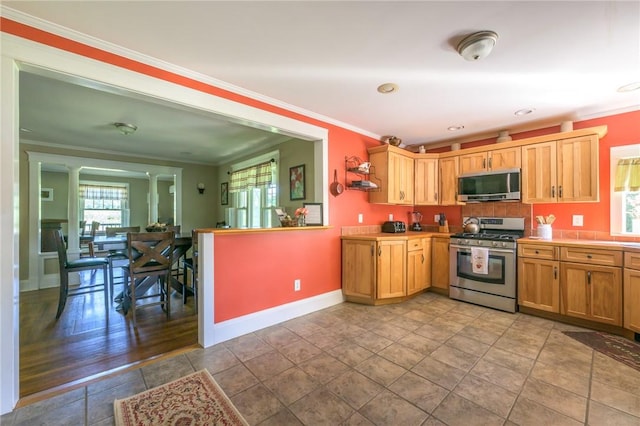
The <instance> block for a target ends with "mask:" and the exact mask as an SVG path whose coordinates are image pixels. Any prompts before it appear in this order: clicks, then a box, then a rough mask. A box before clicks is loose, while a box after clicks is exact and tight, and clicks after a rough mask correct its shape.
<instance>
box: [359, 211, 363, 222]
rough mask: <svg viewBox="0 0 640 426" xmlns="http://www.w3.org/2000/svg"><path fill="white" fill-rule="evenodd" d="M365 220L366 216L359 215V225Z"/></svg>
mask: <svg viewBox="0 0 640 426" xmlns="http://www.w3.org/2000/svg"><path fill="white" fill-rule="evenodd" d="M363 220H364V216H363V215H362V213H358V223H362V221H363Z"/></svg>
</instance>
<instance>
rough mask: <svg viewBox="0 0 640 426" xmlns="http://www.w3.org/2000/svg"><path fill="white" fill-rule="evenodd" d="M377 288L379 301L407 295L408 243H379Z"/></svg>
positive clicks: (390, 241)
mask: <svg viewBox="0 0 640 426" xmlns="http://www.w3.org/2000/svg"><path fill="white" fill-rule="evenodd" d="M377 246H378V247H377V253H376V256H377V260H376V264H377V274H376V287H377V296H378V299H386V298H390V297H402V296H405V295H406V294H407V289H406V282H407V275H406V274H407V265H406V253H407V244H406V241H392V240H389V241H378V244H377Z"/></svg>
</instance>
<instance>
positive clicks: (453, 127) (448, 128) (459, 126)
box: [447, 124, 464, 132]
mask: <svg viewBox="0 0 640 426" xmlns="http://www.w3.org/2000/svg"><path fill="white" fill-rule="evenodd" d="M462 129H464V126H463V125H461V124H459V125H457V126H449V127H447V130H448V131H450V132H457V131H458V130H462Z"/></svg>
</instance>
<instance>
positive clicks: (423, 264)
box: [422, 253, 424, 265]
mask: <svg viewBox="0 0 640 426" xmlns="http://www.w3.org/2000/svg"><path fill="white" fill-rule="evenodd" d="M422 264H423V265H424V253H423V254H422Z"/></svg>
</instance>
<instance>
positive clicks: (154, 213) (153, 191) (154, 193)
mask: <svg viewBox="0 0 640 426" xmlns="http://www.w3.org/2000/svg"><path fill="white" fill-rule="evenodd" d="M147 175H148V176H149V223H155V222H157V221H158V175H157V174H155V173H147Z"/></svg>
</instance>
